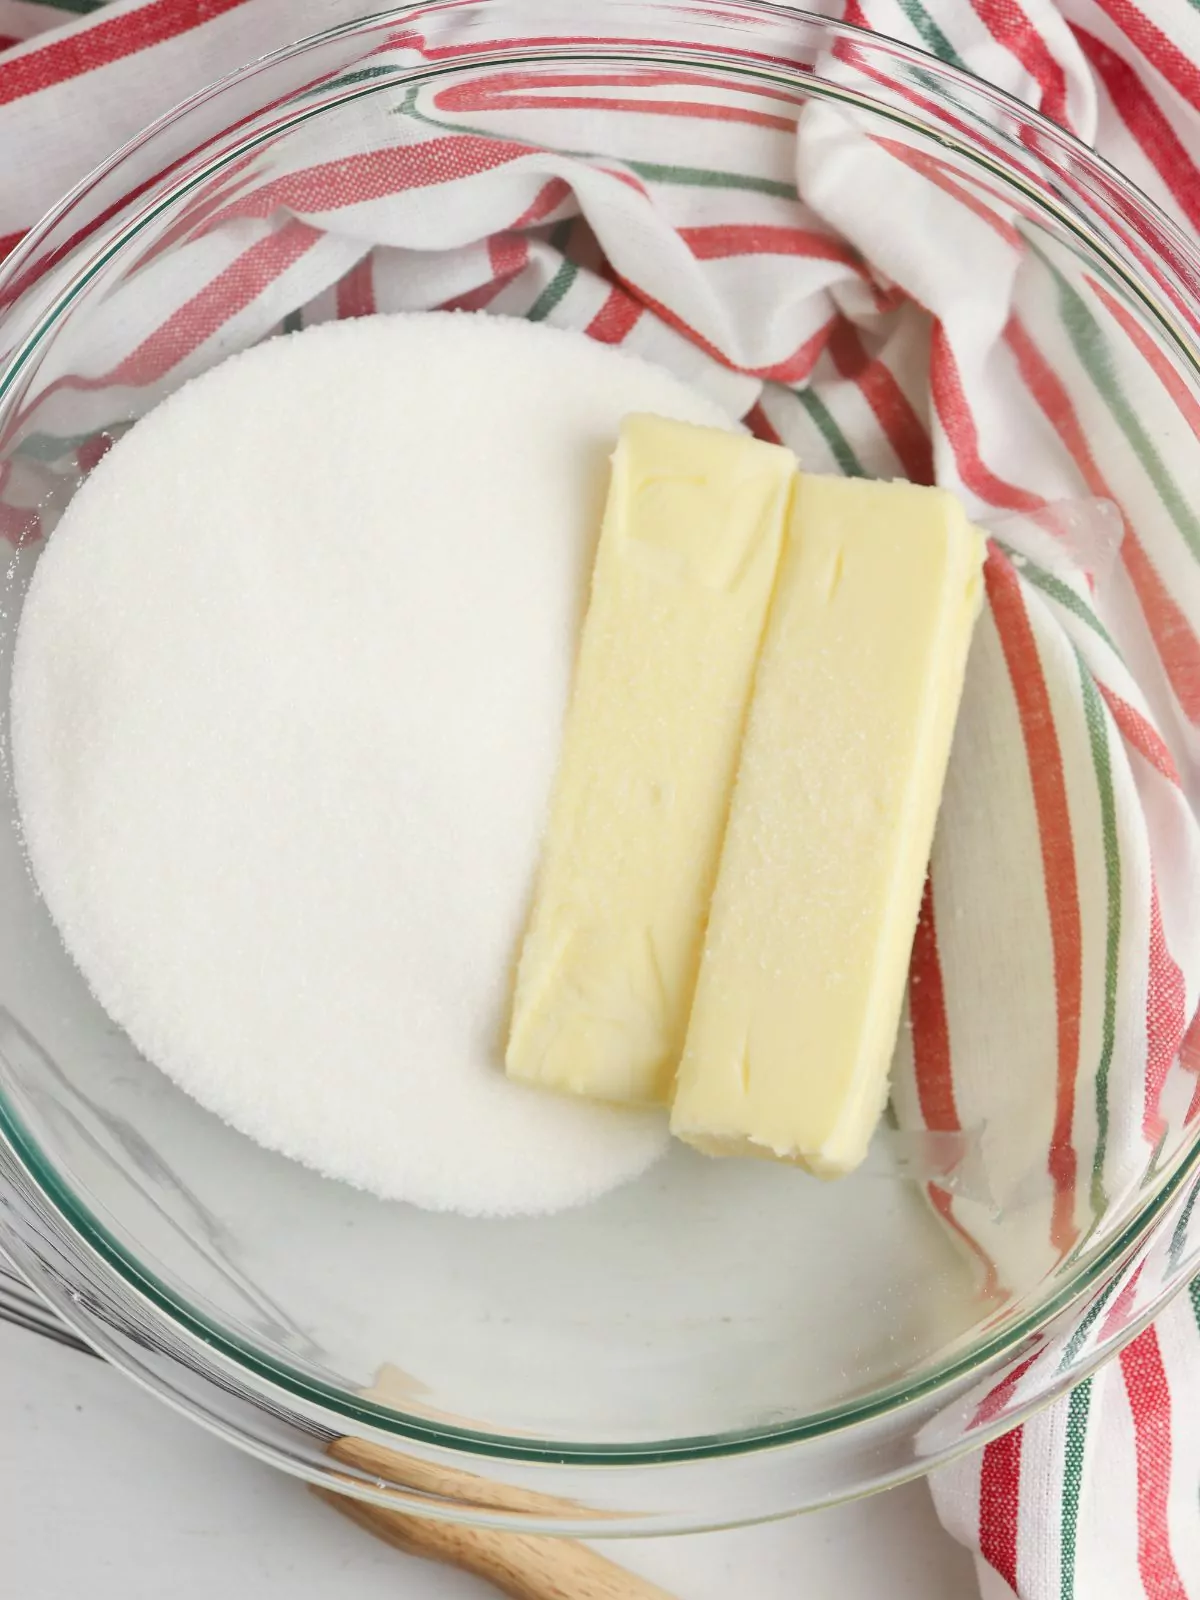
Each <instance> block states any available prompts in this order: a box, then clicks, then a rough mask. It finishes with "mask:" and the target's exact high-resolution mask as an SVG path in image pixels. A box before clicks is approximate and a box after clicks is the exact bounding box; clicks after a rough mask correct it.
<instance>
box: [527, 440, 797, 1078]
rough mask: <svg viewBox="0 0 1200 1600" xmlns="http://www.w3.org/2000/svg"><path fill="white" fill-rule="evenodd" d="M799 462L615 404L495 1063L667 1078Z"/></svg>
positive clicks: (573, 1073)
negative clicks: (546, 807) (539, 838)
mask: <svg viewBox="0 0 1200 1600" xmlns="http://www.w3.org/2000/svg"><path fill="white" fill-rule="evenodd" d="M795 472H796V463H795V460H794V458H793V457H792V455H791V454H790V453H789V452H788V451H786V450H783V449H781V448H779V447H778V446H776V445H768V444H761V443H759V442H758V441H757V440H754V439H751V438H750V437H748V436H747V435H744V434H736V433H725V432H722V431H721V430H719V429H714V428H700V427H694V426H691V425H689V424H686V423H680V422H670V421H667V420H665V419H663V418H659V417H651V416H633V417H629V418H627V419H626V420H625V423H624V425H623V426H622V429H621V436H620V440H619V442H618V444H617V449H616V454H615V455H614V457H613V470H612V481H611V485H610V489H609V496H608V504H607V507H606V509H605V515H604V523H603V527H602V529H601V533H600V542H599V546H598V549H597V553H596V565H595V570H594V572H593V576H592V595H591V603H590V606H589V608H588V614H587V619H586V622H585V624H584V629H583V638H582V641H581V644H580V651H579V661H578V665H577V667H576V677H575V685H574V691H573V694H572V699H571V704H570V707H569V709H568V713H567V719H566V727H565V730H564V736H563V751H562V757H561V761H560V765H559V771H558V778H557V782H556V785H555V789H554V793H553V795H552V798H551V804H550V817H549V824H548V827H547V831H546V836H545V841H544V844H543V853H542V862H541V868H540V872H539V877H538V883H537V886H536V892H535V897H534V905H533V911H532V915H531V918H530V922H529V926H528V930H527V932H526V936H525V942H524V946H523V948H522V951H521V958H520V963H519V966H518V971H517V986H516V997H515V1000H514V1004H513V1015H512V1027H511V1032H510V1035H509V1041H508V1050H507V1053H506V1056H505V1065H506V1067H507V1070H508V1074H509V1076H510V1077H513V1078H519V1079H522V1080H523V1081H525V1082H528V1083H535V1084H540V1085H542V1086H544V1087H548V1088H553V1089H560V1090H566V1091H569V1092H571V1093H574V1094H580V1095H588V1096H591V1097H593V1098H596V1099H602V1100H616V1101H633V1102H655V1101H665V1100H667V1099H668V1098H669V1097H670V1092H671V1084H672V1082H673V1080H674V1076H675V1069H676V1067H677V1065H678V1062H679V1055H680V1052H681V1050H682V1048H683V1037H684V1032H685V1030H686V1028H687V1018H688V1010H689V1007H690V1005H691V999H692V990H693V986H694V984H695V979H696V971H697V968H698V966H699V962H700V950H701V945H702V942H703V931H704V919H705V916H706V914H707V911H708V903H709V897H710V895H711V892H712V885H713V880H714V878H715V876H716V867H717V856H718V853H719V851H720V848H721V834H722V831H723V829H724V825H725V818H726V816H727V814H728V810H729V796H730V794H731V792H732V789H733V779H734V773H735V770H736V767H737V758H738V747H739V745H740V743H741V738H742V732H743V729H744V726H745V717H746V706H747V703H748V701H749V698H750V686H751V682H752V679H753V675H754V665H755V661H756V659H757V656H758V652H759V647H760V645H761V643H762V637H763V630H764V628H765V626H766V615H767V607H768V605H769V603H770V597H771V590H772V586H773V584H774V581H775V574H776V570H777V567H778V563H779V553H780V549H781V547H782V543H783V528H784V523H785V521H786V517H787V509H788V504H789V501H790V496H791V490H792V485H793V483H794V480H795Z"/></svg>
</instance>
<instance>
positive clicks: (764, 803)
mask: <svg viewBox="0 0 1200 1600" xmlns="http://www.w3.org/2000/svg"><path fill="white" fill-rule="evenodd" d="M983 554H984V547H983V540H982V538H981V537H980V535H979V534H978V533H977V532H976V531H975V529H973V528H972V527H971V526H970V525H969V524H968V523H967V521H966V519H965V517H964V514H963V511H962V508H961V507H960V506H959V504H958V502H957V501H956V500H955V499H954V498H953V497H952V496H951V495H949V494H946V493H945V492H944V491H941V490H936V489H922V488H917V487H915V486H913V485H911V484H885V483H867V482H862V481H853V480H845V479H835V478H818V477H809V476H807V475H805V474H801V476H800V479H799V481H798V484H797V488H796V493H795V497H794V500H793V505H792V514H791V520H790V523H789V528H788V534H787V539H786V543H785V547H784V552H783V556H782V558H781V561H780V567H779V578H778V584H777V588H776V593H775V598H774V601H773V604H772V607H771V615H770V620H769V622H768V625H767V632H766V636H765V638H764V641H763V649H762V657H761V660H760V663H759V668H758V674H757V679H756V683H755V690H754V699H753V703H752V706H751V710H750V715H749V719H748V723H747V730H746V739H745V744H744V746H743V750H742V758H741V765H740V769H739V772H738V778H737V784H736V787H735V790H734V795H733V801H732V805H731V811H730V818H729V826H728V829H727V832H726V836H725V842H724V846H723V849H722V853H721V861H720V869H719V873H718V878H717V884H716V888H715V891H714V896H713V902H712V911H711V916H710V920H709V926H708V932H707V937H706V942H705V950H704V957H703V961H702V963H701V967H700V974H699V978H698V981H697V986H696V994H695V999H694V1002H693V1006H692V1014H691V1019H690V1023H689V1027H688V1034H687V1043H686V1046H685V1049H684V1053H683V1060H682V1064H681V1067H680V1073H679V1081H678V1085H677V1089H676V1095H675V1102H674V1109H673V1113H672V1118H671V1129H672V1132H674V1133H676V1134H678V1135H679V1136H680V1137H681V1138H683V1139H686V1140H687V1141H688V1142H689V1143H691V1144H694V1145H698V1146H699V1147H700V1148H702V1149H705V1150H708V1151H710V1152H711V1153H713V1154H758V1155H774V1156H777V1157H779V1158H781V1159H785V1160H793V1161H797V1162H800V1163H802V1164H803V1165H804V1166H807V1167H809V1168H810V1169H811V1170H812V1171H814V1172H817V1173H820V1174H822V1175H824V1176H837V1175H839V1174H842V1173H845V1172H849V1171H851V1170H852V1169H853V1168H854V1167H855V1166H857V1165H858V1163H859V1162H860V1161H861V1160H862V1158H863V1156H864V1155H865V1154H866V1149H867V1144H868V1142H869V1140H870V1137H871V1133H872V1131H873V1129H874V1127H875V1124H876V1122H877V1121H878V1118H879V1114H880V1112H881V1111H882V1109H883V1105H884V1101H885V1099H886V1095H887V1080H888V1071H889V1067H890V1064H891V1057H892V1053H893V1050H894V1047H895V1040H896V1032H897V1028H898V1025H899V1018H900V1011H901V1006H902V1003H903V996H904V987H905V978H906V973H907V968H908V961H909V957H910V953H911V948H912V940H913V933H914V930H915V927H916V920H917V913H918V910H919V907H920V897H921V890H922V885H923V881H924V876H925V872H926V868H927V864H928V860H929V853H930V846H931V844H932V840H933V830H934V823H935V820H936V817H937V810H938V804H939V801H940V798H941V791H942V785H943V782H944V778H945V770H946V763H947V759H948V756H949V752H950V743H951V737H952V734H953V730H954V721H955V717H956V715H957V710H958V704H959V699H960V696H961V692H962V684H963V674H964V670H965V666H966V659H967V649H968V645H969V643H970V638H971V631H972V628H973V626H974V623H975V619H976V616H977V614H978V611H979V606H980V596H981V591H982V580H981V566H982V561H983Z"/></svg>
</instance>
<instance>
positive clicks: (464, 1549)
mask: <svg viewBox="0 0 1200 1600" xmlns="http://www.w3.org/2000/svg"><path fill="white" fill-rule="evenodd" d="M313 1493H314V1494H316V1495H318V1496H319V1497H320V1498H321V1499H322V1500H324V1501H325V1503H326V1504H327V1505H330V1506H332V1507H333V1508H334V1510H335V1511H340V1512H341V1514H342V1515H343V1516H344V1517H349V1518H350V1520H351V1522H357V1523H358V1525H359V1527H360V1528H365V1529H366V1530H367V1532H368V1533H373V1534H374V1535H375V1537H376V1538H377V1539H383V1540H384V1541H386V1543H388V1544H391V1545H395V1547H396V1549H397V1550H403V1551H405V1552H406V1553H407V1554H408V1555H413V1556H422V1557H423V1558H424V1559H425V1560H427V1561H441V1562H444V1563H445V1564H446V1565H447V1566H450V1567H461V1568H462V1570H463V1571H464V1572H473V1573H474V1574H475V1576H476V1577H477V1578H482V1579H483V1580H484V1581H485V1582H487V1583H490V1584H492V1586H493V1587H494V1588H496V1589H498V1590H499V1591H500V1593H501V1594H506V1595H509V1596H510V1597H511V1600H671V1597H670V1596H669V1595H668V1594H667V1593H666V1591H665V1590H663V1589H660V1588H658V1586H657V1585H656V1584H653V1583H647V1582H646V1580H645V1579H644V1578H638V1577H635V1575H634V1574H633V1573H632V1572H626V1571H625V1569H624V1568H623V1567H618V1566H614V1565H613V1563H612V1562H611V1561H606V1560H605V1558H604V1557H603V1556H600V1555H597V1554H596V1552H595V1551H594V1550H589V1549H588V1547H587V1546H586V1545H582V1544H576V1543H575V1541H574V1540H572V1539H547V1538H542V1537H538V1536H535V1535H533V1534H527V1533H501V1532H498V1531H497V1530H496V1529H494V1528H474V1527H470V1526H467V1525H466V1524H464V1523H457V1522H438V1521H434V1520H432V1519H431V1518H429V1517H414V1516H410V1515H409V1514H408V1513H407V1512H403V1511H392V1510H387V1509H385V1508H384V1507H383V1506H375V1505H369V1504H368V1503H367V1502H366V1501H365V1500H355V1499H351V1498H350V1496H348V1495H341V1494H334V1493H332V1492H331V1491H330V1490H328V1489H314V1490H313Z"/></svg>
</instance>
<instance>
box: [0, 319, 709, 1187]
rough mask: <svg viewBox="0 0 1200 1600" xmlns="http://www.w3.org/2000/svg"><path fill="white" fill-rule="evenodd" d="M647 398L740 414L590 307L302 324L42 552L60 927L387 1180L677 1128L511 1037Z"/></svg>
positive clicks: (119, 981)
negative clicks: (605, 1099) (562, 752)
mask: <svg viewBox="0 0 1200 1600" xmlns="http://www.w3.org/2000/svg"><path fill="white" fill-rule="evenodd" d="M630 411H651V412H658V413H660V414H662V415H665V416H671V417H677V418H680V419H683V420H690V421H695V422H702V423H709V424H718V425H720V424H726V425H727V424H728V419H727V418H726V417H724V416H723V415H722V414H721V413H720V412H719V411H718V410H717V409H716V408H715V407H714V406H713V405H712V404H711V403H710V402H708V401H706V400H705V399H703V398H702V397H700V396H698V395H697V394H695V393H694V392H692V391H691V390H689V389H687V388H685V387H684V386H683V385H682V384H680V383H679V382H678V381H676V380H675V379H674V378H672V377H671V376H670V375H669V374H667V373H665V372H662V371H660V370H658V369H657V368H654V367H652V366H650V365H648V364H646V363H644V362H641V361H639V360H637V359H635V358H633V357H631V356H628V355H624V354H622V353H620V352H618V351H614V350H609V349H606V348H604V347H602V346H599V345H596V344H594V343H591V342H590V341H588V340H586V339H585V338H584V337H583V336H581V335H578V334H570V333H564V332H561V331H558V330H555V329H550V328H545V327H535V326H532V325H530V324H527V323H523V322H519V321H514V320H506V319H501V318H490V317H482V316H467V315H461V314H460V315H428V316H403V317H372V318H364V319H362V320H360V321H356V322H346V323H339V324H335V325H330V326H324V327H318V328H314V329H311V330H309V331H307V332H305V333H302V334H298V335H294V336H292V337H289V338H281V339H276V340H273V341H271V342H270V343H268V344H265V345H261V346H259V347H257V348H256V349H254V350H251V351H249V352H247V353H246V354H244V355H240V356H238V357H236V358H234V359H233V360H230V361H227V362H225V363H224V364H222V365H221V366H219V367H217V368H215V369H214V370H213V371H211V372H209V373H207V374H205V375H204V376H203V377H201V378H199V379H197V380H195V381H194V382H192V383H189V384H188V385H187V386H186V387H185V388H184V389H182V390H181V391H180V392H179V393H177V394H175V395H173V396H172V397H171V398H170V399H168V400H167V401H166V402H165V403H164V404H162V405H161V406H159V407H158V408H157V409H156V410H154V411H153V412H152V413H151V414H150V415H149V416H147V417H146V418H145V419H144V420H143V421H141V422H139V423H138V424H137V426H136V427H135V428H133V429H132V430H131V432H130V433H129V434H128V435H127V436H126V437H125V438H124V439H122V440H121V441H120V443H118V444H117V445H116V446H115V447H114V448H113V450H112V451H111V453H110V454H109V456H108V457H107V458H106V459H105V460H104V461H103V462H102V463H101V464H100V465H99V467H98V468H97V469H96V471H95V472H94V473H93V474H92V476H91V478H90V479H89V480H88V482H87V483H86V484H85V485H84V486H83V488H82V489H81V490H80V491H79V493H78V494H77V496H76V497H75V499H74V501H73V502H72V503H71V505H70V506H69V508H68V510H67V512H66V514H65V516H64V517H63V519H62V521H61V523H60V524H59V527H58V529H57V531H56V532H55V534H54V535H53V538H52V539H51V541H50V543H49V545H48V547H47V549H46V551H45V553H44V555H43V556H42V558H41V560H40V562H39V564H38V566H37V569H36V572H35V574H34V578H33V582H32V586H31V588H30V591H29V594H28V597H27V600H26V604H25V607H24V611H23V615H22V618H21V624H20V631H19V637H18V643H17V655H16V663H15V669H14V678H13V693H12V736H13V762H14V774H15V779H16V784H17V792H18V798H19V802H20V810H21V816H22V820H23V825H24V830H25V835H26V842H27V846H28V850H29V857H30V861H31V864H32V867H33V870H34V873H35V876H36V878H37V880H38V883H39V885H40V887H41V889H42V892H43V894H44V897H45V900H46V903H47V905H48V907H49V909H50V912H51V915H52V916H53V918H54V920H55V922H56V923H57V925H58V927H59V929H60V930H61V933H62V936H63V939H64V941H65V943H66V945H67V948H68V950H69V951H70V952H71V954H72V955H73V957H74V958H75V960H76V962H77V963H78V965H79V967H80V969H81V971H82V972H83V974H84V976H85V977H86V979H87V981H88V983H89V984H90V985H91V987H92V989H93V991H94V993H95V995H96V996H97V998H98V1000H99V1001H100V1002H101V1004H102V1005H103V1006H104V1008H105V1009H106V1010H107V1011H108V1012H109V1014H110V1015H111V1016H112V1017H113V1019H114V1020H115V1021H116V1022H118V1023H119V1024H120V1025H121V1026H122V1027H124V1028H125V1029H126V1030H127V1032H128V1033H129V1034H130V1036H131V1037H132V1039H133V1040H134V1042H135V1043H136V1044H137V1045H138V1047H139V1048H140V1049H141V1050H142V1051H143V1052H144V1053H145V1055H147V1056H148V1057H149V1058H150V1060H151V1061H153V1062H156V1063H157V1064H158V1065H159V1066H160V1067H162V1068H163V1070H164V1071H165V1072H167V1073H168V1074H169V1075H170V1077H172V1078H173V1079H174V1080H175V1082H176V1083H178V1084H179V1085H180V1086H181V1087H182V1088H183V1089H185V1090H187V1091H188V1093H189V1094H191V1095H193V1096H194V1097H195V1098H196V1099H197V1100H198V1101H200V1102H201V1103H202V1104H203V1105H205V1106H207V1107H209V1108H210V1109H211V1110H213V1111H215V1112H217V1113H218V1114H219V1115H220V1116H222V1117H224V1118H226V1119H227V1120H228V1121H229V1122H231V1123H232V1124H233V1125H234V1126H235V1127H237V1128H240V1129H241V1130H242V1131H243V1132H244V1133H247V1134H249V1135H250V1136H251V1137H252V1138H254V1139H257V1140H258V1141H260V1142H261V1143H262V1144H264V1145H267V1146H269V1147H271V1148H272V1149H276V1150H281V1151H283V1152H285V1153H286V1154H288V1155H290V1156H294V1157H296V1158H297V1159H298V1160H300V1161H304V1162H306V1163H308V1164H309V1165H311V1166H313V1167H316V1168H318V1169H319V1170H320V1171H322V1172H324V1173H327V1174H330V1175H331V1176H334V1177H338V1178H343V1179H346V1180H348V1181H350V1182H351V1183H355V1184H359V1185H361V1186H363V1187H365V1188H368V1189H373V1190H375V1191H376V1192H377V1193H379V1194H381V1195H384V1196H386V1197H390V1198H396V1199H404V1200H410V1201H413V1202H415V1203H416V1204H418V1205H422V1206H427V1207H432V1208H437V1209H453V1210H458V1211H463V1212H467V1213H472V1214H487V1213H492V1214H519V1213H533V1212H543V1211H550V1210H555V1209H558V1208H560V1207H563V1206H568V1205H573V1204H577V1203H580V1202H582V1201H585V1200H587V1199H589V1198H591V1197H593V1196H596V1195H598V1194H600V1193H602V1192H603V1191H604V1190H606V1189H609V1188H611V1187H612V1186H614V1185H615V1184H618V1183H620V1182H622V1181H624V1180H626V1179H628V1178H631V1177H633V1176H634V1175H635V1174H637V1173H638V1172H640V1171H642V1170H643V1169H644V1168H645V1167H647V1166H648V1165H649V1164H650V1163H651V1162H652V1161H653V1160H654V1159H655V1158H656V1156H658V1155H659V1153H660V1152H661V1151H662V1149H663V1148H664V1147H665V1142H666V1129H665V1122H664V1119H663V1118H662V1117H661V1116H660V1115H658V1114H657V1113H652V1112H645V1113H634V1112H622V1111H618V1110H615V1109H608V1108H605V1107H600V1106H594V1105H588V1104H585V1103H583V1102H581V1101H572V1100H568V1099H556V1098H554V1097H552V1096H549V1095H544V1094H542V1093H539V1092H538V1091H536V1090H532V1089H527V1088H524V1087H521V1086H518V1085H516V1084H512V1083H509V1082H508V1081H507V1080H506V1079H505V1078H504V1076H503V1074H502V1071H501V1067H500V1061H501V1051H502V1044H503V1035H504V1030H505V1028H506V1025H507V1014H508V1004H509V993H510V985H511V980H512V971H513V962H514V958H515V954H516V949H517V944H518V940H519V937H520V934H521V930H522V925H523V921H524V917H525V913H526V909H527V905H528V900H529V896H530V893H531V888H532V878H533V873H534V870H535V866H536V862H537V856H538V849H539V841H540V834H541V829H542V824H543V815H544V808H545V803H546V800H547V797H548V791H549V787H550V783H551V781H552V778H553V775H554V770H555V765H556V762H557V758H558V745H559V733H560V725H561V721H562V715H563V712H564V709H565V705H566V698H567V694H568V689H569V683H570V674H571V668H572V663H573V660H574V653H575V646H576V640H577V637H578V630H579V625H580V621H581V617H582V612H583V608H584V605H585V602H586V590H587V581H588V576H589V573H590V569H591V560H592V553H593V549H594V545H595V540H596V536H597V532H598V529H599V522H600V516H601V511H602V508H603V501H604V495H605V492H606V488H607V471H608V466H607V458H608V455H609V453H610V451H611V449H612V447H613V444H614V442H615V439H616V435H617V429H618V425H619V423H620V420H621V418H622V417H623V416H624V415H625V414H626V413H627V412H630Z"/></svg>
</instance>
